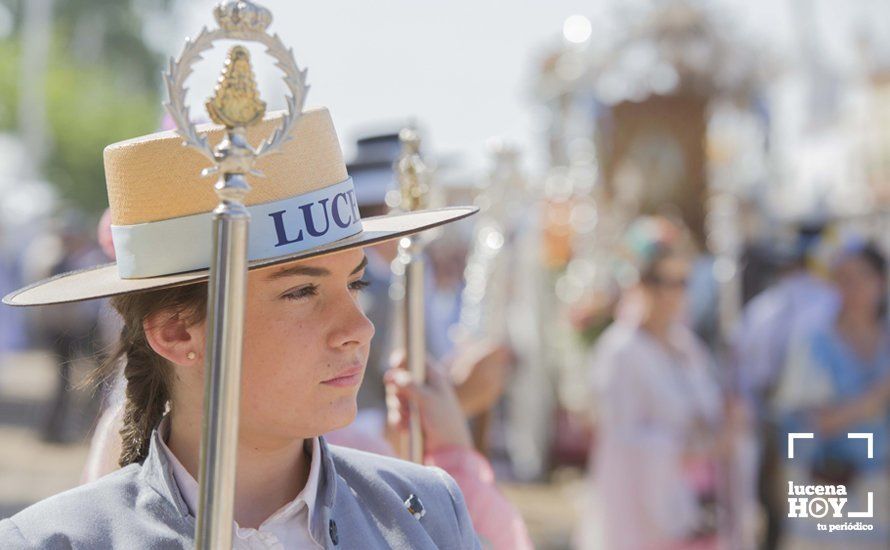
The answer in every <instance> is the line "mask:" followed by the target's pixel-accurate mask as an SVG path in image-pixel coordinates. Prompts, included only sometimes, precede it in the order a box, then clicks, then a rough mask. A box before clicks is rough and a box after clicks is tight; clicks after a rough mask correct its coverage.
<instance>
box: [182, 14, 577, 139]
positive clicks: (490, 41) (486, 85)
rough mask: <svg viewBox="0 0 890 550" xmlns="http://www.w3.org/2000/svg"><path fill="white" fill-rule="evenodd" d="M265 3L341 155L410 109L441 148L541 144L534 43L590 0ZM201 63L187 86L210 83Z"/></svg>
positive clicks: (194, 18) (553, 36)
mask: <svg viewBox="0 0 890 550" xmlns="http://www.w3.org/2000/svg"><path fill="white" fill-rule="evenodd" d="M261 3H262V5H265V6H266V7H268V8H269V9H270V10H272V13H273V15H274V17H275V21H274V22H273V24H272V30H273V31H275V32H278V33H280V34H281V36H282V39H283V40H284V42H285V43H287V44H288V45H291V46H292V47H293V48H294V54H295V56H296V58H297V62H298V63H299V64H300V65H301V67H308V68H309V81H310V84H311V85H312V90H311V91H310V94H309V99H308V105H310V106H313V105H324V106H327V107H328V108H329V109H330V110H331V113H332V115H333V118H334V123H335V125H336V127H337V128H338V131H339V133H340V139H341V142H342V143H343V145H344V148H345V149H346V152H347V155H348V154H350V152H351V150H352V142H354V138H355V137H356V136H357V135H358V134H359V133H361V132H363V131H367V130H368V129H375V128H380V127H381V126H382V127H384V128H389V127H394V126H397V125H398V124H400V123H401V122H403V121H405V120H408V119H411V118H413V119H414V120H416V121H417V122H418V123H419V124H420V125H421V127H422V128H423V129H424V135H425V137H426V138H427V139H428V142H429V145H431V146H432V149H433V150H434V151H436V152H437V153H440V154H454V153H460V154H462V155H470V156H477V157H478V156H479V154H480V153H481V152H482V151H483V150H484V145H485V141H486V140H487V139H488V138H489V137H491V136H505V137H508V138H509V139H511V140H513V141H514V142H517V143H519V144H520V145H522V146H523V147H524V148H526V149H528V148H529V147H530V146H532V145H534V146H537V144H538V143H539V139H538V137H537V136H536V134H537V132H539V128H541V125H540V124H539V123H537V122H536V121H535V116H534V115H535V111H534V109H533V108H534V103H533V101H532V100H531V96H530V83H531V81H532V76H533V72H534V68H535V60H536V59H538V58H539V56H540V47H541V45H542V44H547V43H554V42H556V43H558V41H559V40H561V29H562V23H563V21H564V19H565V18H566V17H568V16H569V15H571V14H573V13H590V7H591V2H590V1H589V0H588V1H587V2H585V1H581V0H548V1H537V2H523V1H521V0H513V1H481V0H480V1H466V0H451V1H449V2H432V1H428V0H427V1H424V0H385V1H374V2H369V1H363V0H336V1H325V2H320V1H316V2H304V1H298V2H297V1H285V0H267V1H265V2H261ZM214 4H215V1H212V0H200V1H196V2H188V9H187V11H188V13H187V17H185V18H183V25H182V26H183V27H184V29H183V31H182V32H185V33H194V32H196V31H197V30H198V29H199V28H200V26H201V25H202V24H210V23H211V22H212V16H211V11H212V7H213V5H214ZM186 21H187V24H186V23H185V22H186ZM174 43H175V44H176V45H175V48H173V49H174V51H175V52H176V53H177V54H178V51H179V48H180V47H181V42H179V41H175V42H174ZM258 53H259V51H258V52H257V54H258ZM254 57H257V56H256V55H255V56H254ZM208 61H209V63H208V64H209V65H214V67H213V70H212V71H211V72H210V73H209V74H204V73H196V75H195V78H194V84H193V86H192V87H193V88H202V89H203V90H209V89H210V87H211V80H210V79H211V78H213V75H214V73H216V72H217V71H218V70H219V68H218V62H217V63H213V62H212V60H211V59H210V58H208ZM258 73H260V75H259V76H258V79H259V80H260V82H261V83H262V84H267V83H268V82H269V81H271V80H272V79H273V78H277V76H272V75H273V74H274V73H272V71H271V68H270V69H269V71H268V72H266V71H265V70H264V69H263V68H262V67H261V68H259V69H258ZM263 92H264V96H265V97H269V96H270V95H271V94H267V93H266V92H265V89H264V90H263ZM278 93H279V94H280V93H281V91H280V90H279V91H278ZM206 95H207V92H202V94H201V95H200V97H206ZM195 99H196V100H197V99H199V97H196V98H195ZM270 103H273V105H274V101H272V100H271V99H270ZM536 148H537V147H536Z"/></svg>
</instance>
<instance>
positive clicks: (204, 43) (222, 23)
mask: <svg viewBox="0 0 890 550" xmlns="http://www.w3.org/2000/svg"><path fill="white" fill-rule="evenodd" d="M213 13H214V15H215V16H216V20H217V23H219V28H217V29H213V30H208V29H207V27H204V28H203V29H201V32H200V33H198V35H197V36H196V37H195V38H194V39H191V40H188V39H187V40H186V42H185V47H184V48H183V50H182V54H181V55H180V56H179V59H173V58H171V59H170V64H169V66H168V68H167V70H166V71H165V72H164V82H165V83H166V86H167V97H168V100H167V102H166V103H165V104H164V106H165V107H166V108H167V111H168V112H169V113H170V116H171V117H172V118H173V121H174V122H175V124H176V131H177V133H178V134H179V135H180V136H182V138H183V139H184V140H185V143H184V144H185V145H188V146H190V147H193V148H195V149H197V150H198V151H200V152H201V153H202V154H203V155H204V156H206V157H207V158H208V159H209V160H210V161H211V162H213V164H214V165H213V166H212V167H208V168H206V169H204V170H203V171H202V172H201V174H202V175H204V176H207V175H210V174H215V173H222V174H226V173H235V174H248V173H249V174H253V175H262V174H261V173H259V172H258V171H256V170H255V169H254V164H255V163H256V160H257V159H259V158H260V157H262V156H264V155H267V154H269V153H274V152H277V151H278V150H280V148H281V146H282V145H283V144H284V143H285V142H286V141H288V140H290V139H291V135H290V134H291V131H292V130H293V127H294V124H295V123H296V121H297V119H298V118H299V117H300V115H301V114H302V112H303V105H304V103H305V102H306V94H307V92H308V91H309V86H308V85H306V70H305V69H303V70H301V69H300V68H299V67H298V66H297V62H296V61H295V60H294V53H293V50H291V49H290V48H287V47H286V46H285V45H284V44H283V43H282V41H281V39H280V38H279V37H278V35H277V34H272V35H270V34H269V33H267V32H266V28H267V27H268V26H269V25H270V24H271V22H272V14H271V12H269V10H267V9H266V8H263V7H261V6H258V5H257V4H254V3H253V2H249V1H247V0H237V1H234V0H228V1H226V2H222V3H220V4H219V5H217V6H216V8H215V9H214V11H213ZM218 40H246V41H250V42H259V43H260V44H262V45H264V46H265V47H266V53H267V54H269V55H270V56H271V57H272V58H273V59H275V61H276V63H275V66H276V67H278V68H279V69H280V70H281V71H282V72H283V73H284V83H285V85H286V86H287V89H288V91H289V92H290V95H288V96H286V97H285V102H286V103H287V113H286V114H285V115H284V117H282V120H281V124H280V125H279V126H278V128H276V129H275V131H274V132H272V135H271V136H269V137H268V138H266V139H265V140H263V141H262V142H261V143H260V144H259V145H258V146H257V147H256V148H253V147H252V146H251V145H250V144H249V143H248V142H247V138H246V129H247V127H248V126H251V125H253V124H256V123H257V122H259V121H260V120H261V119H262V117H263V114H264V113H265V110H266V104H265V103H264V102H262V101H261V100H260V99H259V93H258V92H257V90H256V84H255V82H254V78H253V69H252V68H251V66H250V55H249V54H248V51H247V49H246V48H244V47H243V46H235V47H233V48H232V49H231V50H230V51H229V56H228V58H227V59H226V66H225V68H224V70H223V73H222V75H221V76H220V78H219V81H218V84H217V86H216V90H215V93H214V96H213V97H212V98H211V99H210V100H208V102H207V103H206V106H207V110H208V114H209V115H210V118H211V119H212V120H213V121H214V122H217V123H219V124H223V125H225V126H226V128H227V129H228V136H227V139H225V140H223V142H222V143H220V144H219V145H218V146H217V147H216V148H212V147H211V146H210V144H209V143H208V141H207V138H206V137H205V136H202V135H200V134H199V133H198V131H197V129H196V128H195V125H194V123H193V122H192V121H191V119H190V117H189V107H188V106H186V105H185V96H186V92H187V91H188V88H186V86H185V83H186V80H187V79H188V77H189V76H190V75H191V74H192V67H193V66H194V64H195V63H197V62H198V61H199V60H201V59H202V57H201V56H202V54H203V53H204V52H206V51H207V50H209V49H210V48H212V47H213V44H214V42H216V41H218Z"/></svg>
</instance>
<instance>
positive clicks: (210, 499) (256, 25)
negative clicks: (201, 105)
mask: <svg viewBox="0 0 890 550" xmlns="http://www.w3.org/2000/svg"><path fill="white" fill-rule="evenodd" d="M213 15H214V18H215V19H216V22H217V24H218V25H219V27H218V28H215V29H208V28H207V27H204V28H202V29H201V32H200V33H198V35H197V36H195V37H194V38H192V39H189V40H186V44H185V48H184V49H183V51H182V54H181V55H180V56H179V58H178V59H171V60H170V64H169V67H168V69H167V71H165V73H164V81H165V83H166V86H167V97H168V100H167V103H166V104H165V106H166V107H167V111H168V112H169V113H170V116H171V117H172V118H173V120H174V122H175V123H176V129H177V132H178V133H179V135H180V136H182V137H183V139H184V144H185V145H188V146H189V147H192V148H194V149H196V150H198V151H199V152H201V153H202V154H203V155H204V156H205V157H207V159H208V160H210V161H211V162H212V163H213V166H212V167H208V168H206V169H204V170H203V171H202V172H201V173H202V175H205V176H207V175H211V174H219V179H218V181H217V183H216V185H215V187H214V189H215V190H216V194H217V196H218V198H219V201H220V202H219V205H218V206H217V207H216V208H215V209H214V211H213V256H212V261H211V265H210V274H209V288H208V296H207V303H208V306H207V321H208V335H209V337H208V339H207V349H206V357H207V363H206V368H207V370H206V371H205V376H204V418H203V420H202V434H201V456H200V472H199V476H198V478H199V481H198V490H199V493H200V494H199V497H198V514H197V515H198V522H197V526H196V528H195V547H196V548H199V549H202V550H220V549H226V548H231V547H232V530H233V517H234V501H235V466H236V459H237V450H238V414H239V406H240V401H241V392H240V390H241V355H242V349H243V337H244V305H245V300H246V285H247V243H248V226H249V223H250V214H249V213H248V211H247V209H246V208H245V206H244V203H243V200H244V197H245V195H247V193H248V192H249V191H250V185H248V183H247V180H246V179H245V175H246V174H252V175H255V176H262V173H261V172H260V171H258V170H257V169H256V168H255V163H256V161H257V159H259V158H261V157H263V156H265V155H267V154H270V153H274V152H277V151H280V150H281V146H282V144H284V143H285V142H286V141H287V140H289V139H291V131H292V130H293V127H294V123H295V122H296V121H297V119H298V118H299V117H300V115H301V114H302V112H303V103H304V101H305V99H306V92H307V91H308V87H307V86H306V82H305V78H306V71H305V70H301V69H300V68H299V67H298V66H297V63H296V60H294V57H293V53H292V51H291V50H290V49H289V48H287V47H286V46H285V45H284V44H283V43H282V42H281V39H280V38H279V37H278V35H277V34H274V35H272V34H269V33H268V32H267V29H268V27H269V25H270V24H271V23H272V13H271V12H269V10H267V9H266V8H263V7H262V6H258V5H256V4H254V3H253V2H250V1H249V0H224V1H223V2H220V3H219V4H218V5H217V6H216V8H215V9H214V10H213ZM220 40H240V41H252V42H258V43H260V44H262V45H264V46H265V47H266V53H267V54H268V55H269V56H271V57H273V58H274V59H275V60H276V65H275V66H276V67H278V68H279V69H281V70H282V71H283V72H284V83H285V86H286V87H287V89H288V91H289V92H290V96H289V97H287V98H286V104H287V113H286V114H285V115H284V116H282V117H281V123H280V125H279V126H278V127H277V128H276V129H275V130H274V131H273V132H272V134H271V135H270V136H268V137H267V138H266V139H264V140H263V141H262V142H261V143H260V144H259V146H258V147H256V148H254V147H253V146H251V144H250V143H249V141H248V140H247V127H248V126H252V125H254V124H257V123H258V122H259V121H260V120H262V118H263V115H264V114H265V112H266V104H265V102H263V101H261V100H260V97H259V92H258V90H257V88H256V82H255V79H254V75H253V69H252V67H251V64H250V52H249V51H248V50H247V49H246V48H245V47H244V46H242V45H240V44H239V45H236V46H234V47H232V48H231V49H230V50H229V54H228V57H227V58H226V63H225V67H224V68H223V73H222V75H221V76H220V78H219V80H218V81H217V86H216V89H215V93H214V96H213V97H211V98H210V99H209V100H208V101H207V103H205V106H206V107H207V113H208V114H209V115H210V118H211V120H213V121H214V122H216V123H217V124H221V125H223V126H225V128H226V137H225V139H223V140H222V141H221V142H220V143H219V144H218V145H217V146H216V147H213V148H211V146H210V143H209V140H208V138H207V136H204V135H201V134H200V133H199V132H198V130H197V128H196V127H195V125H194V123H193V122H191V120H190V118H189V108H188V106H187V105H186V104H185V96H186V91H187V89H188V88H187V87H186V80H187V79H188V77H189V75H191V74H192V68H193V65H194V64H195V63H196V62H197V61H199V60H201V59H202V54H203V53H205V52H206V51H207V50H209V49H211V48H212V47H213V44H214V43H215V42H217V41H220Z"/></svg>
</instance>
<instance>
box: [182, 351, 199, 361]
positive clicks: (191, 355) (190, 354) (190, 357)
mask: <svg viewBox="0 0 890 550" xmlns="http://www.w3.org/2000/svg"><path fill="white" fill-rule="evenodd" d="M185 356H186V357H187V358H189V359H194V358H195V357H197V356H198V354H196V353H195V352H193V351H190V352H188V353H187V354H185Z"/></svg>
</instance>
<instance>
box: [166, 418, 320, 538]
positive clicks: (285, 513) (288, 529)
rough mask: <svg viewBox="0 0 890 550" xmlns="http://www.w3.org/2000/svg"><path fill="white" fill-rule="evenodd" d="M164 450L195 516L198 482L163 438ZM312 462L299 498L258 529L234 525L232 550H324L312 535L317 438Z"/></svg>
mask: <svg viewBox="0 0 890 550" xmlns="http://www.w3.org/2000/svg"><path fill="white" fill-rule="evenodd" d="M167 422H168V420H167V418H164V420H163V421H162V423H161V426H160V427H159V432H160V433H161V434H166V424H167ZM160 439H161V450H163V452H164V454H165V455H166V456H167V460H168V461H169V462H170V465H171V467H172V469H173V478H174V479H175V480H176V485H177V486H178V487H179V492H180V494H181V495H182V498H183V500H184V501H185V503H186V505H187V506H188V508H189V512H191V514H192V515H193V516H196V515H197V510H198V482H197V481H195V478H193V477H192V475H191V474H190V473H189V472H188V470H186V469H185V467H184V466H183V465H182V463H181V462H179V459H177V458H176V455H174V454H173V452H172V451H171V450H170V448H169V447H167V444H166V443H165V442H164V440H165V439H166V437H161V438H160ZM310 441H311V445H312V462H311V464H310V466H309V478H308V479H307V480H306V485H305V487H303V490H302V491H300V494H298V495H297V497H296V498H295V499H294V500H292V501H290V502H288V503H287V504H285V505H284V506H282V507H281V508H279V509H278V510H277V511H276V512H275V513H274V514H272V515H271V516H269V517H268V518H267V519H266V520H265V521H263V523H262V524H261V525H260V526H259V528H257V529H252V528H250V527H240V526H239V525H238V522H237V521H236V522H235V523H234V533H233V537H232V548H233V549H234V550H290V549H292V548H321V546H320V545H319V544H318V543H316V542H315V540H313V538H312V536H311V535H310V533H309V522H310V520H311V518H312V513H313V511H314V508H315V496H316V492H317V491H318V483H319V477H320V475H321V446H320V445H319V442H318V438H317V437H313V438H312V439H311V440H310Z"/></svg>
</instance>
